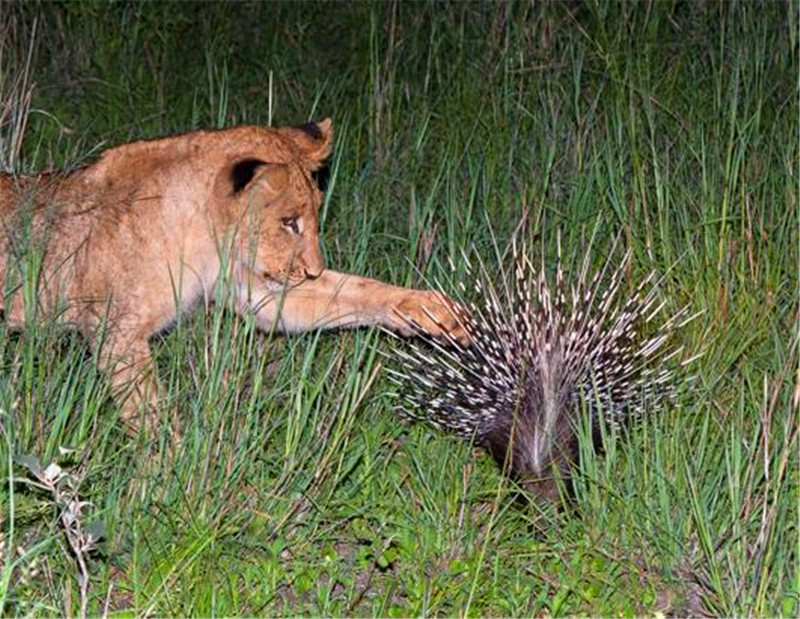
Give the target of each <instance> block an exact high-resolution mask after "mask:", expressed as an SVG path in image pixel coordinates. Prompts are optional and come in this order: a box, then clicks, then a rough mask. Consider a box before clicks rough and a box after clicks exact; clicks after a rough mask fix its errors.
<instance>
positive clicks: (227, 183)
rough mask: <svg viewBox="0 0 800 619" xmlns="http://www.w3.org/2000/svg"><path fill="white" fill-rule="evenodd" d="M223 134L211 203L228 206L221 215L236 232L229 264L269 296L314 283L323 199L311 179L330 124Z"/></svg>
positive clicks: (321, 265)
mask: <svg viewBox="0 0 800 619" xmlns="http://www.w3.org/2000/svg"><path fill="white" fill-rule="evenodd" d="M226 133H227V140H226V141H227V143H228V145H229V146H230V150H229V153H230V154H229V156H228V160H227V162H226V164H225V165H224V166H223V167H222V170H221V171H219V172H218V174H217V177H216V180H215V190H214V195H215V197H214V199H215V200H217V201H222V202H224V203H227V204H226V205H225V206H224V208H223V209H222V211H221V212H222V213H224V215H225V219H226V220H227V221H226V222H225V223H226V224H227V225H231V224H233V226H234V229H235V231H236V235H235V245H234V256H233V258H234V260H236V261H238V262H239V263H240V264H241V265H242V266H244V267H246V268H247V269H248V270H249V271H250V272H251V273H252V275H253V276H255V277H256V278H257V279H260V280H262V281H263V283H264V284H265V285H266V286H267V287H268V288H273V289H277V288H280V287H283V286H285V285H289V286H293V285H296V284H299V283H300V282H302V281H303V280H305V279H307V278H315V277H317V276H319V274H320V273H321V272H322V271H323V270H324V269H325V262H324V260H323V257H322V252H321V251H320V247H319V234H318V224H319V209H320V205H321V203H322V192H321V191H320V189H319V188H318V187H317V183H316V181H315V180H314V178H313V177H312V172H315V171H316V170H318V169H319V168H320V167H321V166H322V165H323V164H324V162H325V160H326V159H327V157H328V155H329V154H330V151H331V144H332V139H333V128H332V126H331V121H330V120H324V121H322V122H320V123H308V124H306V125H303V126H302V127H296V128H294V127H292V128H281V129H265V128H261V127H242V128H239V129H234V130H230V131H228V132H226Z"/></svg>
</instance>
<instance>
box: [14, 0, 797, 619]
mask: <svg viewBox="0 0 800 619" xmlns="http://www.w3.org/2000/svg"><path fill="white" fill-rule="evenodd" d="M4 13H5V15H4V16H5V19H6V20H10V21H9V23H12V25H14V24H15V25H14V28H12V29H11V32H12V33H13V34H14V35H15V36H14V37H10V36H9V37H6V38H5V39H4V40H5V47H4V55H3V57H2V63H3V66H2V69H0V71H2V72H3V75H0V87H2V94H3V96H4V100H8V99H7V97H8V96H9V95H8V93H9V92H10V90H11V85H12V83H13V79H12V76H15V75H19V74H20V73H19V72H18V70H15V69H14V68H15V67H16V68H17V69H18V68H19V67H22V66H24V62H25V57H26V54H25V51H26V50H27V46H28V43H29V42H30V38H29V35H30V32H31V26H32V23H33V18H34V17H35V16H37V15H38V22H37V29H38V36H37V39H36V45H34V50H35V56H34V61H33V62H32V64H31V67H30V74H29V80H30V83H35V85H36V86H35V89H34V91H33V98H32V101H31V108H30V114H29V116H28V120H27V126H26V127H25V132H24V136H25V139H24V144H23V148H22V152H21V156H20V157H19V159H18V160H16V159H14V158H10V157H9V156H8V155H9V152H10V151H9V150H8V149H9V148H10V146H9V142H8V141H7V140H8V139H9V137H8V136H9V135H10V134H9V131H10V126H9V125H5V126H4V127H2V128H0V132H1V133H2V137H3V139H4V141H3V149H4V153H3V157H4V159H3V161H4V162H6V163H8V162H12V163H15V164H16V167H17V169H18V170H22V171H33V170H38V169H41V168H44V167H48V166H51V165H54V166H65V165H76V164H80V163H82V162H86V161H87V160H90V159H91V157H92V156H93V155H94V154H96V153H97V152H98V150H100V149H102V148H103V147H105V146H108V145H111V144H116V143H121V142H125V141H128V140H131V139H137V138H141V137H152V136H156V135H162V134H165V133H170V132H174V131H184V130H190V129H193V128H197V127H207V126H229V125H234V124H238V123H244V122H247V123H267V122H269V120H270V119H271V120H272V122H273V123H274V124H277V125H280V124H297V123H300V122H302V121H304V120H306V119H307V118H317V119H319V118H323V117H325V116H331V117H333V119H334V122H335V127H336V136H337V137H336V150H335V154H334V156H333V159H332V162H331V175H330V182H329V191H328V194H327V196H326V201H325V204H324V208H323V212H322V217H321V220H322V232H323V244H324V251H325V253H326V256H327V260H328V263H329V265H330V266H332V267H335V268H336V269H337V270H343V271H353V272H356V273H359V274H362V275H369V276H372V277H377V278H381V279H384V280H387V281H392V282H395V283H399V284H407V285H421V284H422V277H423V276H424V277H429V278H438V277H441V276H442V275H443V274H444V273H445V269H444V268H443V265H444V264H446V259H447V257H449V256H452V257H454V258H457V257H458V256H459V252H460V250H461V249H462V248H469V247H470V246H473V245H474V246H475V247H476V248H477V249H478V251H479V252H480V253H481V254H482V255H484V256H486V257H487V258H488V259H489V260H490V261H491V259H492V254H491V251H492V249H491V233H490V230H493V231H494V233H495V234H496V235H497V236H498V237H499V238H501V239H502V238H505V237H506V236H507V235H508V233H509V232H510V231H511V230H513V229H514V228H515V227H516V226H517V224H518V223H519V221H520V219H521V217H522V216H523V214H525V217H526V220H525V221H526V225H527V227H528V229H529V231H530V233H531V235H532V238H534V239H535V241H536V244H537V245H536V248H537V251H542V252H543V253H544V255H546V256H550V257H552V256H554V250H555V247H554V245H555V243H554V240H555V234H556V231H558V230H560V231H561V234H562V240H563V243H564V245H565V248H566V251H568V252H573V251H575V252H578V255H580V250H581V248H582V247H584V246H585V243H586V238H587V237H588V235H590V234H591V232H592V231H593V230H594V229H595V227H597V229H598V231H599V234H600V237H601V238H611V237H613V236H615V235H617V234H621V238H622V241H623V243H624V245H625V246H626V247H629V248H631V249H632V250H633V252H634V256H635V263H634V269H633V271H632V272H631V273H630V281H631V284H633V283H635V281H636V279H637V277H640V276H642V275H643V274H644V273H646V272H647V271H649V270H650V269H651V268H655V269H656V270H658V271H659V272H661V273H667V272H668V273H669V275H668V277H667V278H666V280H665V284H664V297H665V299H666V300H667V303H668V305H669V307H672V308H673V309H674V308H678V307H681V306H683V305H685V304H690V305H691V307H692V308H693V309H694V310H695V311H702V312H703V313H702V315H701V316H700V317H699V318H698V319H697V320H696V321H694V322H693V323H691V324H690V325H689V326H688V327H687V328H686V329H684V330H683V331H682V333H681V339H682V343H683V344H684V345H685V346H686V347H687V348H688V349H689V350H692V351H700V350H704V351H705V354H704V356H702V357H701V358H700V359H699V360H698V361H697V362H696V363H695V364H694V372H695V374H696V377H697V378H696V382H695V386H694V388H693V389H692V390H691V391H687V392H686V393H684V394H683V395H682V397H681V398H680V400H679V402H677V403H676V405H675V406H674V407H673V408H672V409H670V410H669V411H667V412H665V414H663V415H661V416H659V417H656V418H647V419H645V420H644V421H643V422H642V423H641V424H639V425H637V426H636V427H634V428H631V431H630V432H626V433H625V434H624V436H619V437H613V436H612V437H609V441H608V444H607V445H606V453H605V455H603V456H598V455H596V454H595V453H594V451H593V450H592V449H591V446H590V445H587V444H584V445H582V452H581V468H580V474H579V475H578V477H577V478H576V489H575V490H576V492H575V495H576V496H575V500H574V502H573V503H571V504H569V505H566V506H562V507H561V508H560V509H543V510H538V509H536V508H531V507H530V506H529V505H526V504H525V503H524V502H521V501H518V500H515V494H514V491H513V488H510V487H509V485H508V483H507V482H504V481H503V478H502V476H501V474H500V472H499V471H498V470H497V467H496V466H495V465H494V463H493V462H492V461H491V459H490V458H489V457H488V456H487V455H485V454H481V453H478V452H477V451H475V450H473V449H472V448H471V447H470V446H469V445H466V444H464V443H463V442H461V441H459V440H457V439H455V438H453V437H451V436H448V435H445V434H442V433H440V432H437V431H435V430H433V429H431V428H429V427H425V426H412V427H409V426H407V425H405V424H403V423H401V422H400V421H399V420H398V418H397V417H396V415H395V414H394V413H393V412H392V408H393V405H394V399H393V397H392V392H393V388H392V386H391V383H390V381H388V380H387V379H386V376H385V373H384V372H383V371H382V370H383V366H384V365H385V364H386V363H389V362H387V361H386V360H385V359H384V358H382V357H381V356H380V355H379V351H381V350H383V351H386V350H389V342H387V339H386V337H385V336H383V335H381V334H380V333H378V332H376V331H374V330H372V331H370V330H363V331H358V332H341V333H336V334H308V335H305V336H301V337H291V338H283V337H278V336H274V337H270V336H268V335H265V334H261V333H258V332H257V331H256V330H255V329H254V328H253V325H252V324H250V323H248V322H246V321H243V320H236V319H234V318H233V316H232V315H231V314H230V313H229V312H228V311H226V309H225V308H224V307H214V308H211V309H210V311H209V312H208V313H207V314H204V313H203V312H202V311H198V312H197V313H196V314H194V315H192V316H185V317H183V318H181V319H180V320H179V321H178V324H176V325H175V327H174V328H173V329H172V330H171V331H170V332H169V333H167V334H165V335H162V336H159V337H157V338H155V339H154V341H153V349H154V352H155V356H156V358H157V362H158V368H159V375H160V379H161V382H162V384H163V385H164V386H165V388H166V390H167V392H168V395H167V397H168V400H169V405H170V406H171V407H173V408H174V409H175V410H177V411H178V412H179V414H180V417H181V420H182V423H183V427H184V436H185V440H184V444H183V446H182V448H181V451H180V453H178V454H176V457H175V458H174V460H173V461H172V462H170V461H169V460H168V458H167V442H166V437H160V439H159V440H157V441H154V442H153V444H146V443H145V442H144V440H136V439H131V438H130V437H128V436H126V435H125V434H124V432H123V431H122V430H121V428H120V425H119V423H118V421H117V420H118V417H117V411H116V409H115V406H114V403H113V402H112V401H111V400H110V399H109V396H108V391H109V389H108V384H107V382H106V379H105V377H104V376H103V375H102V373H100V372H99V371H98V370H97V368H96V364H95V360H94V359H93V357H92V353H91V352H90V350H89V348H88V347H87V345H86V344H85V342H83V341H82V340H81V339H80V338H79V337H78V336H77V335H76V334H74V333H70V332H68V331H64V330H63V329H61V328H59V327H56V326H53V325H38V326H36V327H30V328H28V329H26V330H24V331H22V332H11V331H9V330H8V329H7V328H6V327H5V325H3V326H0V363H1V364H2V365H1V366H0V367H1V368H2V369H0V408H1V409H2V412H0V438H2V440H0V473H1V474H2V479H3V480H4V483H3V489H2V491H1V492H2V494H0V509H2V512H1V513H0V535H2V546H0V570H2V571H0V613H2V614H4V615H31V616H51V615H62V614H69V615H74V614H77V613H78V609H79V607H80V601H79V584H78V580H77V575H78V571H77V568H76V566H75V562H74V560H73V557H72V555H71V554H70V553H69V552H68V551H67V546H66V540H65V538H64V537H63V535H62V534H61V531H60V529H59V524H58V512H57V510H56V509H55V507H54V506H53V504H52V503H51V501H50V500H49V496H48V495H47V494H46V493H43V492H40V491H36V490H34V489H32V488H31V487H30V486H28V485H25V484H23V483H20V478H22V477H25V473H26V471H25V469H24V468H22V467H20V466H17V465H12V458H14V457H18V456H21V455H26V454H30V455H35V456H37V457H38V458H39V459H40V460H41V461H42V462H43V463H45V464H46V463H49V462H51V461H58V462H59V463H61V465H62V466H63V467H64V468H65V469H68V470H70V471H72V472H73V473H74V474H76V475H77V476H78V477H80V479H82V483H81V485H80V494H81V497H82V498H83V499H85V500H88V501H91V502H92V503H93V506H94V507H93V510H92V514H93V516H94V517H97V518H99V519H100V520H102V521H103V522H105V524H106V526H107V531H106V536H105V541H104V546H103V548H102V549H101V551H100V552H96V553H94V554H92V555H91V559H90V563H89V569H90V573H91V582H90V587H89V594H90V599H89V614H90V615H100V614H102V612H103V609H104V605H105V604H106V603H108V608H109V614H110V615H111V616H134V615H136V616H138V615H144V614H148V615H169V616H172V615H198V616H211V615H215V616H222V615H292V616H295V615H380V616H410V615H509V616H512V615H513V616H518V615H591V616H612V615H613V616H632V615H656V614H662V615H666V614H678V615H681V614H697V613H699V612H701V611H702V612H707V613H711V614H715V615H758V616H774V615H782V616H796V615H797V613H798V612H799V611H800V600H798V595H799V594H798V591H799V590H800V580H799V579H798V474H797V471H798V459H797V430H798V425H799V423H798V422H799V419H798V409H797V407H796V406H794V407H793V406H792V402H791V398H792V393H793V390H795V389H797V375H796V369H797V366H798V339H797V326H798V302H797V301H798V295H799V294H800V290H799V289H798V265H799V264H800V256H799V252H798V243H800V238H799V237H798V227H799V226H800V219H799V218H798V208H799V207H798V175H797V166H798V122H797V110H798V107H797V100H798V82H797V75H798V62H797V58H798V43H799V40H800V37H799V35H800V32H798V28H797V23H798V12H797V5H796V3H785V4H783V3H768V4H762V5H755V4H750V3H739V4H736V5H728V4H726V3H721V4H719V3H718V4H711V3H696V4H692V3H681V2H655V3H650V4H644V3H605V2H590V3H586V4H566V3H542V4H536V5H534V6H528V5H523V4H509V5H506V4H477V3H463V4H462V3H452V4H448V5H442V4H440V3H431V2H424V3H413V4H407V3H388V4H369V3H364V4H341V3H334V4H316V3H299V4H294V3H285V4H279V3H274V4H273V3H269V4H235V5H230V4H224V5H216V4H202V5H199V4H187V5H172V4H167V3H147V4H133V3H127V4H105V3H103V4H99V3H98V4H92V3H74V4H70V3H64V4H39V3H33V4H30V3H29V4H25V5H13V6H10V8H8V10H6V11H5V12H4ZM17 101H19V99H18V100H17ZM16 105H17V106H18V108H17V109H19V105H21V104H20V103H16ZM601 248H602V243H601V244H599V245H597V246H596V251H597V254H598V255H597V256H596V261H597V262H599V261H600V260H602V255H601V254H602V251H601ZM63 447H69V448H72V449H74V450H75V451H74V452H70V453H69V454H66V455H61V451H60V448H63Z"/></svg>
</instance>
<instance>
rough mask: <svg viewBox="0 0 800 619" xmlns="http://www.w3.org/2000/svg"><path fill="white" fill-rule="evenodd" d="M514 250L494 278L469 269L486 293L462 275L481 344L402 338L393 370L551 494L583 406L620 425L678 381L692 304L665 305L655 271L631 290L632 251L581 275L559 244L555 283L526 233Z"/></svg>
mask: <svg viewBox="0 0 800 619" xmlns="http://www.w3.org/2000/svg"><path fill="white" fill-rule="evenodd" d="M613 253H614V252H613V249H612V252H611V254H612V255H613ZM513 259H514V262H513V264H514V267H513V271H511V272H509V271H505V272H503V273H501V276H500V278H499V279H495V280H494V281H493V280H492V278H491V277H490V276H489V275H488V273H487V271H486V269H485V268H484V267H483V266H482V265H481V268H480V269H479V271H478V272H477V273H472V272H471V271H470V273H469V275H470V276H474V277H475V282H474V283H475V291H476V292H477V294H478V295H479V297H480V298H479V300H478V302H477V303H475V302H467V301H466V300H464V299H463V297H464V296H466V295H465V294H464V293H466V288H465V287H464V285H463V283H459V287H460V288H461V291H462V302H463V307H464V308H466V309H467V310H468V311H457V315H458V317H459V320H461V321H463V325H464V327H465V329H466V330H467V332H468V333H469V336H470V338H471V340H472V345H471V346H468V347H463V346H461V345H459V344H458V343H457V342H455V341H453V340H449V341H446V342H442V341H441V340H439V341H437V340H433V339H431V338H423V339H425V340H426V343H425V344H424V345H416V344H413V345H412V346H411V348H410V349H401V348H398V349H397V351H396V352H397V355H398V357H399V359H400V362H401V367H400V368H399V369H398V370H395V371H393V372H392V375H393V376H394V378H395V379H399V382H400V384H401V385H402V392H401V393H402V396H403V399H404V406H403V409H404V411H405V412H406V414H407V415H408V416H410V417H412V418H415V419H421V420H425V421H428V422H430V423H432V424H433V425H435V426H437V427H441V428H444V429H448V430H452V431H455V432H457V433H458V434H460V435H461V436H463V437H464V438H467V439H474V440H475V442H476V443H477V444H479V445H481V446H483V447H485V448H486V449H488V450H489V452H490V453H491V454H492V455H493V456H494V458H495V459H496V460H497V462H498V463H499V464H500V465H501V466H502V467H504V469H505V470H506V471H507V472H508V473H509V475H510V476H511V477H513V478H514V479H516V480H518V481H519V482H521V483H522V484H523V485H524V486H525V487H526V488H527V489H529V490H530V491H531V492H532V493H533V494H534V496H536V497H537V498H544V499H551V498H554V497H555V496H557V491H558V490H557V488H558V487H557V485H556V482H555V478H556V477H557V476H562V477H568V476H569V474H570V468H571V466H572V464H573V463H574V461H575V458H576V456H577V447H578V439H577V434H576V424H577V423H578V422H579V420H580V414H581V412H582V411H588V413H589V415H591V419H592V420H593V421H595V422H596V421H599V419H600V416H601V415H602V417H603V419H604V420H606V421H607V422H609V423H611V424H612V425H616V424H618V423H619V422H620V421H623V420H624V419H625V418H627V417H629V416H631V415H635V414H638V413H640V412H642V411H643V410H644V409H652V408H656V407H658V406H659V405H660V404H661V403H663V401H664V399H665V398H666V397H668V396H669V395H670V394H671V393H672V391H673V387H672V381H671V378H672V374H673V371H672V370H671V369H670V368H669V367H668V366H669V364H668V363H667V362H668V361H669V360H670V359H671V358H672V357H674V356H676V355H678V354H679V353H680V352H681V349H675V348H673V347H672V346H671V344H670V342H669V336H670V335H671V333H672V332H673V331H674V329H675V328H676V327H678V326H680V325H681V324H683V322H685V317H686V313H687V312H686V309H685V308H684V309H683V310H681V311H679V312H678V313H676V314H675V315H673V316H672V317H669V318H665V317H663V315H662V310H663V307H664V304H663V303H659V302H658V300H657V297H656V287H655V283H654V274H652V273H651V274H650V275H649V276H648V277H647V278H645V279H644V280H643V281H642V282H641V283H640V284H638V286H636V287H635V288H634V289H633V291H632V293H631V294H630V295H629V296H628V297H627V298H626V299H624V300H623V299H620V291H621V290H622V289H623V282H622V276H623V273H624V271H625V268H624V267H625V266H626V265H628V264H629V262H630V252H628V253H626V254H625V256H624V258H623V259H622V261H621V263H620V265H619V266H618V267H617V268H616V269H614V270H613V272H611V273H608V271H610V269H611V265H610V261H611V258H609V260H608V261H607V262H606V263H605V265H604V266H603V267H602V268H601V269H600V270H599V271H597V273H596V274H595V275H594V276H592V277H589V275H588V269H589V263H588V258H587V259H586V260H584V262H583V264H582V267H581V270H580V273H579V275H578V278H577V282H575V284H574V285H569V284H567V283H565V279H564V273H563V268H562V264H561V258H560V252H559V259H558V264H557V266H556V278H555V285H554V286H551V285H550V284H549V283H548V279H547V277H546V275H545V274H544V269H538V270H537V269H536V268H535V267H534V266H533V264H532V262H531V260H530V258H529V257H528V254H527V253H526V251H525V250H518V248H517V246H516V245H515V246H514V248H513Z"/></svg>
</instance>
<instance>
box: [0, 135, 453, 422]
mask: <svg viewBox="0 0 800 619" xmlns="http://www.w3.org/2000/svg"><path fill="white" fill-rule="evenodd" d="M332 135H333V130H332V126H331V122H330V120H325V121H322V122H320V123H317V124H309V125H307V126H305V127H302V128H281V129H273V128H265V127H256V126H246V127H237V128H233V129H227V130H220V131H196V132H193V133H187V134H184V135H178V136H173V137H168V138H164V139H158V140H152V141H141V142H134V143H131V144H126V145H123V146H118V147H116V148H112V149H110V150H107V151H106V152H104V153H103V154H102V156H101V157H100V159H99V160H98V161H97V162H96V163H94V164H93V165H90V166H88V167H86V168H83V169H80V170H77V171H74V172H71V173H45V174H41V175H39V176H35V177H12V176H8V175H0V282H4V283H5V284H4V285H5V293H4V294H3V295H2V297H1V298H0V309H2V310H3V312H4V314H5V319H6V320H7V321H8V322H9V323H10V324H11V325H12V326H20V325H22V324H23V323H24V322H25V320H26V315H30V316H33V315H35V316H37V318H39V319H41V318H42V317H44V316H50V317H55V318H57V319H58V320H60V321H63V322H66V323H69V324H71V325H74V326H75V327H77V328H78V329H79V330H80V331H81V332H82V333H83V334H84V335H85V336H86V337H87V338H89V340H90V341H91V342H92V344H93V345H94V346H98V345H100V342H102V348H101V351H100V352H101V354H100V357H99V358H100V359H101V363H102V364H103V365H104V366H105V367H106V369H107V370H108V371H109V373H110V376H111V382H112V386H113V390H114V394H115V397H116V398H117V400H118V402H119V403H120V404H121V410H122V417H123V421H124V422H125V423H126V424H127V425H128V427H129V428H131V429H137V428H139V427H140V425H141V424H140V422H139V414H144V415H145V416H146V417H147V424H148V425H152V424H153V423H155V421H156V420H155V416H156V415H157V411H158V407H157V400H158V393H157V386H156V383H155V381H154V378H153V368H152V364H151V360H150V349H149V346H148V341H147V340H148V338H149V337H150V336H152V335H153V334H155V333H157V332H158V331H160V330H162V329H163V328H164V327H166V326H167V325H169V324H170V323H171V322H173V321H174V320H175V319H176V317H177V314H178V313H179V312H183V311H187V310H189V309H191V308H192V307H193V306H195V305H196V304H197V303H198V301H200V300H201V299H203V298H205V299H206V300H207V301H213V300H214V296H213V295H214V294H215V291H216V290H217V288H218V287H217V281H218V280H219V278H220V277H222V276H223V275H226V273H224V270H225V269H227V270H228V273H227V275H229V276H230V281H231V282H232V285H233V288H234V290H233V294H234V296H235V307H236V311H238V312H239V313H240V314H250V313H252V314H254V315H255V318H256V321H257V324H258V326H259V327H260V328H262V329H264V330H267V331H272V330H276V331H282V332H301V331H306V330H310V329H315V328H331V327H354V326H359V325H382V326H385V327H388V328H390V329H393V330H396V331H399V332H401V333H404V334H409V331H410V327H409V320H410V321H413V322H416V323H418V324H420V325H421V326H422V328H424V329H426V330H428V331H429V332H430V333H432V334H434V335H436V334H439V333H441V331H442V329H448V330H453V331H454V332H456V335H457V336H459V335H460V334H459V333H458V331H459V328H458V326H457V325H456V324H455V321H454V319H453V318H452V314H451V312H449V311H448V310H447V305H448V304H449V302H448V301H447V300H446V299H445V298H444V297H442V296H440V295H439V293H435V292H432V291H421V290H410V289H405V288H399V287H396V286H391V285H388V284H383V283H380V282H378V281H375V280H371V279H366V278H363V277H358V276H354V275H345V274H342V273H337V272H335V271H331V270H328V269H326V268H325V263H324V261H323V258H322V254H321V252H320V248H319V238H318V214H319V207H320V203H321V200H322V195H321V193H320V191H319V190H318V189H317V187H316V184H315V183H314V181H313V179H312V177H311V173H312V172H313V171H315V170H317V169H318V168H319V167H320V166H321V165H322V164H323V163H324V161H325V159H326V158H327V157H328V155H329V154H330V150H331V145H332ZM25 256H28V260H29V259H30V256H41V259H42V267H41V270H40V272H39V277H38V286H37V290H38V294H37V295H36V303H37V307H36V308H26V307H25V299H24V298H23V297H24V296H25V295H24V294H23V286H22V281H21V279H22V278H21V276H20V273H21V271H22V270H21V268H20V266H21V265H22V264H23V261H24V260H26V258H25ZM226 256H227V259H225V257H226ZM29 262H30V260H29ZM28 296H30V295H28ZM34 309H35V310H36V311H35V313H34V312H33V311H31V310H34ZM26 310H28V311H27V312H26ZM101 326H104V330H103V331H102V333H103V337H102V338H101V337H99V334H100V333H101V329H100V327H101Z"/></svg>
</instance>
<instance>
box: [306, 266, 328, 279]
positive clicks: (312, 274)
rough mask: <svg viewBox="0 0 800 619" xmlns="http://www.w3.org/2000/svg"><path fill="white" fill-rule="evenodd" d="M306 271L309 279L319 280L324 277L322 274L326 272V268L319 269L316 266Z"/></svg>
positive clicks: (308, 267)
mask: <svg viewBox="0 0 800 619" xmlns="http://www.w3.org/2000/svg"><path fill="white" fill-rule="evenodd" d="M305 270H306V277H307V278H308V279H317V278H318V277H319V276H320V275H322V272H323V271H324V270H325V267H324V266H321V267H317V266H316V265H315V266H307V267H306V269H305Z"/></svg>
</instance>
